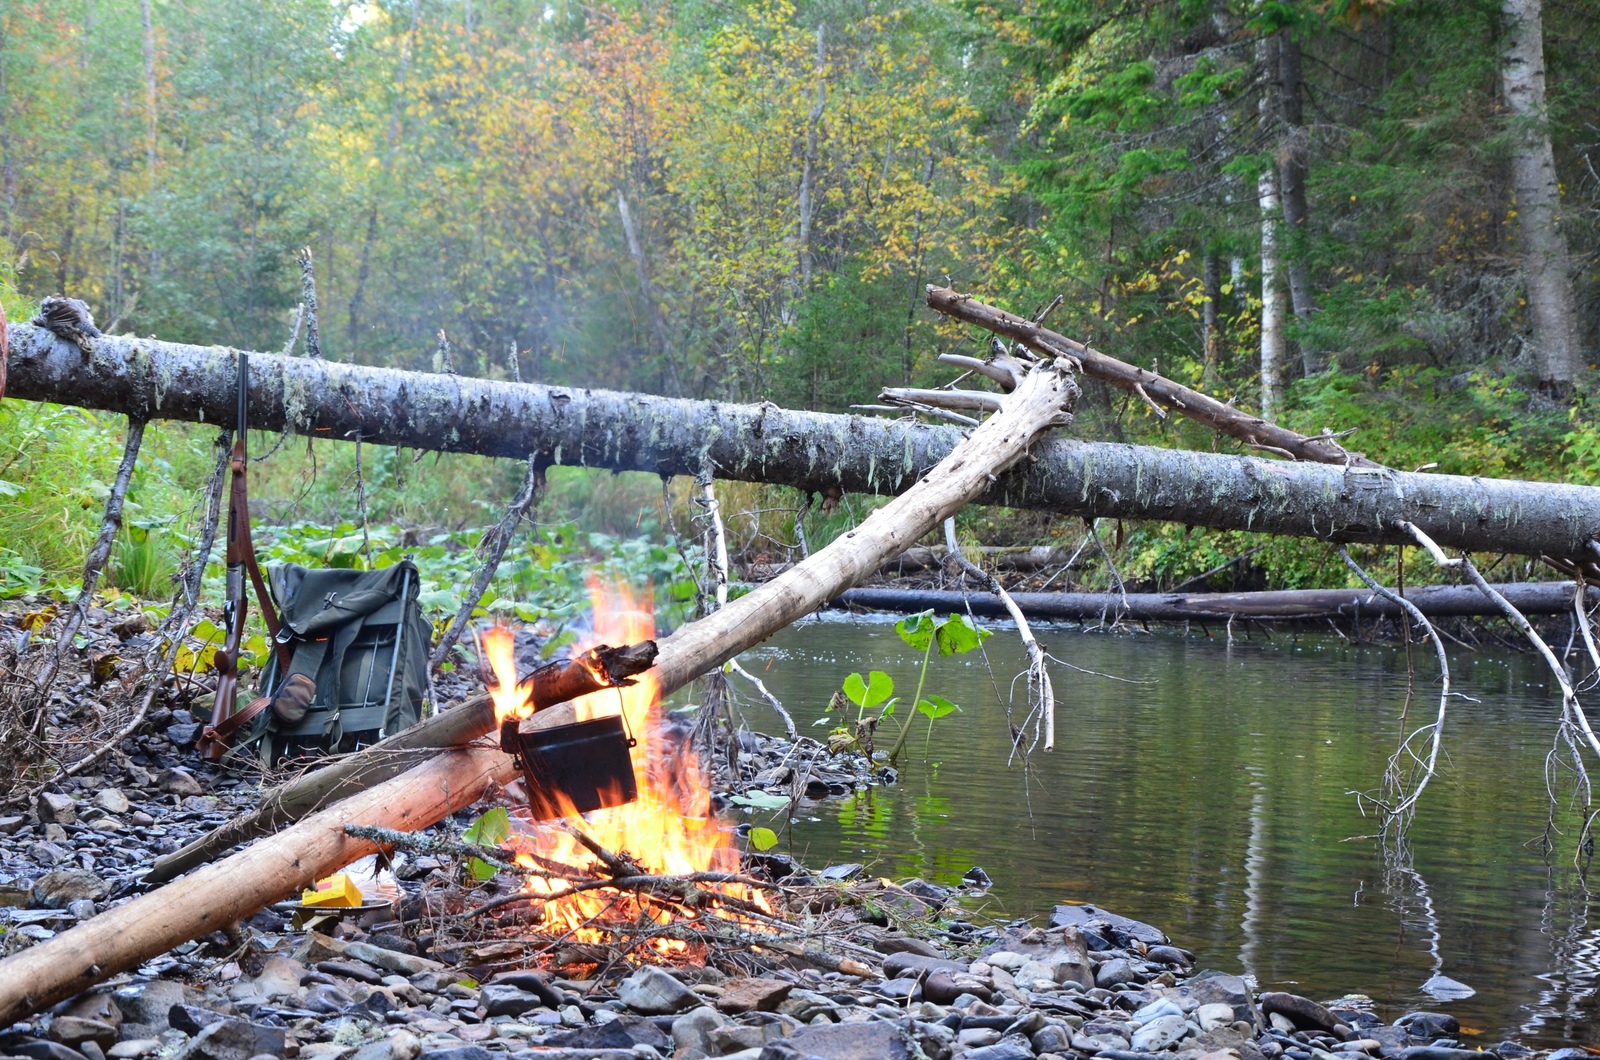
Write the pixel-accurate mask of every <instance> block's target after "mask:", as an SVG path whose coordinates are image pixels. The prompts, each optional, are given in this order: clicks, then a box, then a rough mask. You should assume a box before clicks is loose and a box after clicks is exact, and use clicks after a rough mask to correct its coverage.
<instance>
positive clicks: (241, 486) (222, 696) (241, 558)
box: [195, 353, 289, 759]
mask: <svg viewBox="0 0 1600 1060" xmlns="http://www.w3.org/2000/svg"><path fill="white" fill-rule="evenodd" d="M249 413H250V360H249V358H248V357H246V356H245V355H244V354H242V353H241V354H239V409H238V418H237V429H236V431H235V433H234V437H233V456H232V457H231V459H230V461H229V464H230V469H231V471H232V480H231V482H230V483H229V491H228V550H227V565H228V573H227V600H226V602H225V603H224V604H223V608H222V615H223V618H222V623H223V627H224V629H225V631H226V637H225V639H224V640H223V644H222V648H221V650H220V651H218V652H217V655H216V662H215V666H216V670H217V693H216V699H215V701H214V702H213V704H212V707H211V723H210V724H209V725H207V726H206V727H205V728H204V729H203V730H202V731H201V733H200V739H199V740H198V741H196V742H195V748H196V749H197V750H199V751H200V752H201V754H202V755H203V756H204V757H206V758H208V759H218V758H221V757H222V756H223V755H224V754H226V753H227V749H228V740H229V738H230V737H231V736H232V735H233V734H234V732H235V731H237V730H238V729H239V728H240V727H241V726H243V725H245V724H246V723H248V722H249V721H250V719H251V718H253V717H255V716H256V715H257V714H259V713H260V712H261V711H262V710H263V709H265V708H266V706H267V704H268V700H267V699H266V698H264V697H263V698H261V699H258V700H256V701H255V702H252V703H251V704H250V705H249V706H248V707H246V708H245V709H244V710H241V711H238V712H235V711H234V709H233V707H234V701H235V699H236V697H237V695H238V688H239V649H240V647H241V646H242V645H243V643H244V626H245V618H246V616H247V615H248V613H249V609H250V608H249V603H250V601H249V596H248V595H247V594H246V592H245V577H246V576H247V575H248V577H249V579H250V583H251V585H252V586H253V587H254V588H255V592H256V599H257V601H259V602H260V604H261V617H262V619H263V620H264V621H265V622H266V625H267V633H268V635H269V636H270V637H271V638H272V644H273V650H274V651H276V652H277V653H278V655H279V664H280V667H279V668H280V670H283V669H287V668H288V662H289V660H288V658H287V648H286V646H285V645H284V644H283V643H281V638H280V637H279V635H278V634H279V629H280V623H279V621H278V612H277V609H276V608H274V607H273V606H272V598H271V597H270V596H269V595H268V594H267V586H266V582H265V581H264V580H263V579H262V577H261V568H260V567H259V566H257V564H256V549H255V543H254V542H253V541H251V539H250V491H249V474H248V467H249V452H248V449H247V447H246V438H247V433H248V427H249Z"/></svg>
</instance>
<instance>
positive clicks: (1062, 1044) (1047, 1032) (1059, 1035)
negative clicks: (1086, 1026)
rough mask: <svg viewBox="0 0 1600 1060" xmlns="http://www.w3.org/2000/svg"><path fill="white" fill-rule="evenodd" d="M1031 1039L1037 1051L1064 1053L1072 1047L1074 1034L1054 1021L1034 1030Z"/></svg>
mask: <svg viewBox="0 0 1600 1060" xmlns="http://www.w3.org/2000/svg"><path fill="white" fill-rule="evenodd" d="M1029 1040H1030V1041H1032V1042H1033V1050H1034V1052H1036V1053H1064V1052H1066V1051H1067V1050H1068V1049H1070V1048H1072V1035H1071V1034H1070V1033H1069V1032H1068V1031H1067V1030H1065V1029H1064V1028H1062V1027H1057V1026H1056V1025H1055V1024H1053V1023H1050V1024H1046V1025H1045V1026H1043V1027H1041V1028H1039V1029H1038V1030H1036V1031H1034V1032H1033V1036H1032V1038H1030V1039H1029Z"/></svg>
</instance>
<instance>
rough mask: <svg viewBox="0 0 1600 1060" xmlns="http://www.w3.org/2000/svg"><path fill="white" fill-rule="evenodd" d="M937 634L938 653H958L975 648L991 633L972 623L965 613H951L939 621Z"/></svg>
mask: <svg viewBox="0 0 1600 1060" xmlns="http://www.w3.org/2000/svg"><path fill="white" fill-rule="evenodd" d="M937 636H938V638H939V654H940V655H960V654H962V653H964V652H969V651H971V650H972V649H973V648H976V647H977V646H978V645H980V644H982V643H983V642H984V641H986V640H988V639H989V638H990V637H991V636H993V634H992V633H990V632H989V631H988V630H986V629H984V628H982V627H981V626H977V625H974V624H973V622H972V620H971V619H970V618H968V617H967V616H966V615H951V616H950V617H949V618H947V619H945V620H944V621H943V622H940V623H939V626H938V631H937Z"/></svg>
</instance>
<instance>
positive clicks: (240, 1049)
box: [175, 1017, 284, 1060]
mask: <svg viewBox="0 0 1600 1060" xmlns="http://www.w3.org/2000/svg"><path fill="white" fill-rule="evenodd" d="M283 1041H284V1029H283V1028H282V1027H269V1026H267V1025H265V1024H262V1023H250V1022H248V1021H246V1020H241V1019H234V1018H232V1017H229V1018H225V1019H222V1020H219V1021H217V1022H216V1023H213V1024H211V1026H209V1027H206V1028H204V1029H202V1030H201V1031H200V1033H199V1034H197V1035H195V1036H194V1037H193V1038H191V1039H190V1040H189V1044H188V1045H186V1046H184V1047H183V1050H182V1052H180V1053H178V1055H177V1057H176V1058H175V1060H252V1058H253V1057H256V1056H260V1055H261V1054H262V1053H266V1054H268V1055H270V1056H282V1055H283Z"/></svg>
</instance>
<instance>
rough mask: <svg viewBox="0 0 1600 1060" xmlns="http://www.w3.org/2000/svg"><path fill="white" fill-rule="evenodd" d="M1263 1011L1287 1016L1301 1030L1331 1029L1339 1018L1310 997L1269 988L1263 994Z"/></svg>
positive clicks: (1261, 1000)
mask: <svg viewBox="0 0 1600 1060" xmlns="http://www.w3.org/2000/svg"><path fill="white" fill-rule="evenodd" d="M1260 1002H1261V1011H1262V1012H1265V1013H1266V1014H1267V1015H1269V1016H1271V1015H1273V1014H1277V1015H1282V1016H1287V1017H1288V1018H1289V1019H1291V1020H1293V1021H1294V1025H1295V1026H1296V1027H1297V1028H1299V1029H1300V1030H1308V1031H1311V1030H1315V1031H1331V1030H1333V1028H1334V1027H1336V1026H1338V1024H1339V1018H1338V1017H1337V1016H1335V1015H1334V1014H1333V1013H1331V1012H1329V1011H1328V1010H1327V1009H1325V1008H1323V1007H1322V1006H1321V1005H1319V1004H1317V1003H1316V1002H1315V1001H1312V1000H1311V999H1310V998H1307V997H1301V996H1300V995H1299V994H1285V993H1282V992H1280V991H1274V990H1269V991H1267V992H1266V993H1264V994H1262V995H1261V998H1260Z"/></svg>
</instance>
